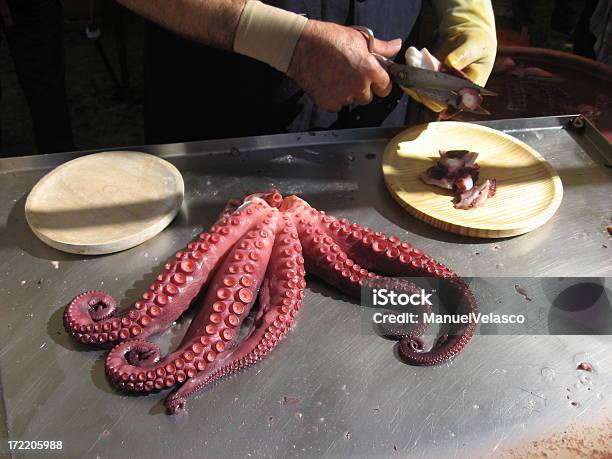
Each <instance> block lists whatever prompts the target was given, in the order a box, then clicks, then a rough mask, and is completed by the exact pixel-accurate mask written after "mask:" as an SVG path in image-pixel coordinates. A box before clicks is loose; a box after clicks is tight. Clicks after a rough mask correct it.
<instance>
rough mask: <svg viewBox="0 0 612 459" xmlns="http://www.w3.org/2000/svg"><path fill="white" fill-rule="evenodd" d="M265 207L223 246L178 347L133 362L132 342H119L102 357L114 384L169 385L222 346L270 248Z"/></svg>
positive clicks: (250, 300)
mask: <svg viewBox="0 0 612 459" xmlns="http://www.w3.org/2000/svg"><path fill="white" fill-rule="evenodd" d="M268 210H269V212H267V213H266V214H265V215H264V218H263V221H262V223H260V224H258V225H256V226H255V227H254V228H253V229H251V230H250V231H248V232H247V233H246V234H245V235H244V236H243V237H241V238H240V239H239V240H238V241H237V242H236V243H235V245H234V246H233V247H230V250H228V251H227V256H226V257H225V258H224V260H223V262H222V264H221V266H220V268H219V269H218V270H217V272H216V273H215V275H214V277H213V279H212V282H211V284H210V287H209V288H208V290H207V292H206V295H205V297H204V301H203V304H202V307H201V309H200V310H199V312H198V314H197V315H196V317H195V318H194V319H193V321H192V322H191V325H190V327H189V329H188V330H187V333H186V335H185V337H184V338H183V341H182V343H181V345H180V346H179V347H178V349H177V350H176V351H175V352H173V353H171V354H168V355H167V356H165V357H164V358H162V359H155V360H153V361H152V360H151V359H147V360H144V361H142V362H141V361H137V362H134V359H133V355H132V354H130V352H132V350H133V349H134V346H135V344H134V342H133V341H129V342H127V343H123V344H120V345H119V346H117V347H115V348H114V349H113V350H111V352H110V353H109V355H108V357H107V359H106V373H107V375H108V376H109V378H110V379H111V382H113V384H115V385H116V386H118V387H119V388H121V389H124V390H133V391H142V390H145V391H149V390H152V389H153V388H155V389H161V388H163V387H172V386H174V385H175V384H177V383H183V382H185V381H186V380H187V379H188V378H193V377H195V376H196V375H197V373H198V372H201V371H204V370H205V369H206V368H207V366H208V365H210V364H212V363H213V362H214V361H215V360H216V359H217V358H218V357H219V356H220V355H222V354H223V353H224V352H227V348H228V347H229V346H228V343H229V342H231V341H232V340H233V339H234V337H235V334H236V330H238V329H239V327H240V325H241V324H242V322H243V320H244V319H245V317H247V316H248V314H249V311H250V310H251V308H252V306H253V304H254V303H255V301H256V299H257V295H258V291H259V287H260V285H261V283H262V281H263V279H264V275H265V273H266V267H267V266H268V261H269V259H270V255H271V253H272V247H273V245H274V235H275V234H276V232H277V228H278V224H279V223H278V221H279V219H280V217H279V214H278V211H277V210H276V209H273V208H270V207H268ZM145 343H146V342H144V341H139V342H138V346H140V347H141V348H143V349H147V346H154V345H152V344H150V343H146V344H145ZM156 355H158V354H156ZM130 382H134V383H135V384H131V385H130ZM138 382H143V383H144V384H142V385H139V384H137V383H138Z"/></svg>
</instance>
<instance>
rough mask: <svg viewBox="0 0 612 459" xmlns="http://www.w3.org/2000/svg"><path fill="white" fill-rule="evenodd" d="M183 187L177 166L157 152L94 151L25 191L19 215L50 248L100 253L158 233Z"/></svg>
mask: <svg viewBox="0 0 612 459" xmlns="http://www.w3.org/2000/svg"><path fill="white" fill-rule="evenodd" d="M184 190H185V185H184V183H183V178H182V176H181V173H180V172H179V171H178V169H176V167H174V166H173V165H172V164H170V163H169V162H168V161H164V160H163V159H161V158H158V157H157V156H153V155H148V154H145V153H138V152H128V151H113V152H105V153H96V154H92V155H88V156H83V157H81V158H77V159H74V160H72V161H69V162H67V163H65V164H62V165H61V166H59V167H57V168H56V169H54V170H52V171H51V172H49V173H48V174H47V175H45V176H44V177H43V178H42V179H41V180H40V181H39V182H38V183H37V184H36V186H34V188H33V189H32V191H31V192H30V194H29V196H28V199H27V201H26V205H25V215H26V219H27V221H28V224H29V225H30V228H31V229H32V231H33V232H34V234H36V236H38V237H39V238H40V239H41V240H42V241H43V242H45V243H46V244H48V245H50V246H51V247H55V248H56V249H59V250H62V251H64V252H70V253H79V254H86V255H100V254H105V253H112V252H118V251H120V250H125V249H129V248H131V247H134V246H136V245H138V244H141V243H142V242H144V241H146V240H148V239H150V238H152V237H153V236H155V235H156V234H158V233H159V232H160V231H161V230H163V229H164V228H165V227H166V226H167V225H168V224H169V223H170V222H171V221H172V219H173V218H174V217H175V216H176V214H177V213H178V211H179V210H180V207H181V204H182V202H183V195H184Z"/></svg>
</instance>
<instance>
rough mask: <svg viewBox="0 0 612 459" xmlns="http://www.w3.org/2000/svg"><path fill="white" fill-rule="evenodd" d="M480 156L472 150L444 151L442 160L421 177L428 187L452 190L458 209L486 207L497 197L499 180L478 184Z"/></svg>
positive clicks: (455, 205)
mask: <svg viewBox="0 0 612 459" xmlns="http://www.w3.org/2000/svg"><path fill="white" fill-rule="evenodd" d="M477 158H478V153H475V152H473V151H468V150H451V151H440V159H439V160H438V161H437V162H436V165H435V166H432V167H430V168H429V169H427V171H425V172H424V173H422V174H421V175H420V179H421V181H422V182H423V183H425V184H427V185H434V186H437V187H439V188H444V189H447V190H452V191H453V192H454V194H455V199H454V207H455V208H456V209H473V208H476V207H482V206H483V205H484V204H485V203H486V202H487V200H488V199H489V198H491V197H493V196H495V192H496V191H497V181H496V180H495V179H487V180H485V181H484V183H482V184H481V185H477V183H476V182H477V181H478V178H479V175H480V167H479V166H478V164H477V163H476V159H477Z"/></svg>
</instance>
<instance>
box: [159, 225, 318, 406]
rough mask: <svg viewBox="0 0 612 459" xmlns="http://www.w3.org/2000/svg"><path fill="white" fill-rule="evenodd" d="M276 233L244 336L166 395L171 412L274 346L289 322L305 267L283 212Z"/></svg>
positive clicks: (298, 303)
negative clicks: (281, 223)
mask: <svg viewBox="0 0 612 459" xmlns="http://www.w3.org/2000/svg"><path fill="white" fill-rule="evenodd" d="M283 219H284V227H283V229H282V230H281V231H279V233H278V234H277V237H276V241H275V244H274V248H273V249H272V256H271V257H270V264H269V266H268V269H267V271H266V275H265V279H264V281H263V283H262V286H261V289H260V292H259V309H258V311H257V315H256V318H255V320H254V322H253V324H252V325H251V328H250V330H249V333H248V335H247V337H246V338H245V339H244V340H243V341H242V342H241V343H240V344H237V345H236V347H235V348H233V349H232V350H230V351H229V352H227V353H226V354H224V355H223V356H220V358H219V359H217V360H216V361H215V362H214V363H213V364H211V365H209V366H208V368H207V369H206V370H205V371H203V372H200V373H198V375H197V376H195V377H194V378H191V379H189V380H188V381H187V382H185V384H183V385H182V386H181V387H180V388H178V389H177V390H176V391H175V392H174V393H172V394H171V395H170V396H169V397H168V398H167V399H166V407H167V408H168V410H169V411H170V412H171V413H178V412H179V411H181V410H183V409H184V408H185V406H186V403H187V397H189V396H190V395H192V394H194V393H195V392H198V391H200V390H202V389H204V388H205V387H207V386H208V385H210V384H211V383H213V382H215V381H217V380H218V379H220V378H222V377H224V376H226V375H229V374H231V373H234V372H237V371H239V370H241V369H243V368H246V367H248V366H250V365H252V364H254V363H256V362H258V361H260V360H262V359H263V358H265V357H266V356H267V355H268V353H269V352H270V351H271V350H272V349H273V348H274V347H276V345H277V344H278V342H279V341H280V340H282V339H283V337H284V336H285V334H286V333H287V332H288V331H289V330H290V329H291V327H292V326H293V321H294V318H295V316H296V314H297V312H298V311H299V309H300V307H301V305H302V303H301V302H302V299H303V298H304V287H305V286H306V282H305V280H304V276H305V271H304V268H303V264H304V259H303V258H302V247H301V244H300V240H299V237H298V233H297V231H296V229H295V227H294V225H293V223H292V222H291V220H290V219H289V217H287V216H283Z"/></svg>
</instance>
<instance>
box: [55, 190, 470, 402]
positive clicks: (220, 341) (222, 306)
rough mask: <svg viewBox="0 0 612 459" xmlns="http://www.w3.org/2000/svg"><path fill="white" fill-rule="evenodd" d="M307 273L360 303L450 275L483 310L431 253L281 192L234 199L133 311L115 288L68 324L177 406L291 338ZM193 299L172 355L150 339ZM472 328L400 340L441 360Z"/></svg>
mask: <svg viewBox="0 0 612 459" xmlns="http://www.w3.org/2000/svg"><path fill="white" fill-rule="evenodd" d="M306 272H308V273H311V274H314V275H316V276H318V277H319V278H321V279H322V280H324V281H325V282H327V283H329V284H331V285H333V286H334V287H336V288H337V289H339V290H340V291H342V292H344V293H345V294H347V295H350V296H352V297H355V298H359V297H360V293H361V289H362V288H363V287H364V286H367V285H368V284H369V283H370V284H372V283H374V284H376V283H379V284H384V283H385V282H388V283H389V285H392V286H394V287H396V288H398V289H400V290H403V291H405V292H413V293H417V292H420V291H421V289H419V288H418V287H417V285H416V284H414V283H410V282H408V281H407V280H402V279H400V278H399V277H391V276H411V277H421V278H425V277H430V278H435V279H437V280H444V281H446V282H447V283H448V284H449V285H450V286H451V288H450V290H449V291H450V292H451V296H452V295H454V297H453V298H455V299H456V300H457V303H461V305H462V306H461V307H462V308H463V309H461V311H460V312H457V311H458V310H456V311H455V312H456V313H461V314H469V313H470V312H474V311H477V304H476V301H475V299H474V296H473V294H472V292H471V291H470V289H469V288H468V287H467V285H466V284H465V283H464V281H463V280H462V279H461V278H460V277H458V276H457V275H456V274H455V273H454V272H453V271H451V270H450V269H449V268H447V267H446V266H445V265H443V264H442V263H440V262H438V261H436V260H434V259H432V258H431V257H429V256H428V255H426V254H425V253H424V252H423V251H422V250H420V249H417V248H415V247H413V246H412V245H411V244H409V243H406V242H402V241H401V240H400V239H399V238H398V237H396V236H387V235H385V234H383V233H381V232H377V231H374V230H372V229H370V228H365V227H362V226H360V225H359V224H357V223H351V222H349V221H348V220H346V219H337V218H335V217H332V216H329V215H327V214H326V213H325V212H323V211H319V210H316V209H314V208H313V207H311V206H310V205H309V204H308V203H307V202H306V201H304V200H302V199H300V198H299V197H297V196H288V197H283V196H282V195H281V194H280V193H279V192H278V191H276V190H271V191H269V192H265V193H255V194H252V195H250V196H247V197H246V198H244V199H243V200H230V201H229V202H228V203H227V205H226V206H225V208H224V210H223V211H222V213H221V214H220V215H219V217H218V218H217V220H216V222H215V223H214V224H213V225H212V227H211V228H210V230H209V231H206V232H203V233H201V234H199V235H198V236H197V237H196V238H195V239H194V240H192V241H191V242H190V243H189V244H188V245H187V247H186V249H185V250H182V251H180V252H178V253H177V254H176V257H174V258H173V259H171V260H170V261H168V262H167V263H166V264H165V265H164V269H163V272H161V273H160V274H159V275H158V276H157V278H156V280H155V282H153V284H152V285H151V286H150V288H149V289H148V290H147V291H146V292H144V293H143V294H142V298H141V299H139V300H138V301H136V302H135V303H134V304H133V306H132V307H130V308H129V309H127V310H125V311H118V308H117V301H116V300H115V299H114V298H113V297H112V296H111V295H109V294H108V293H105V292H102V291H87V292H85V293H82V294H80V295H78V296H76V297H75V298H74V299H73V300H72V301H70V303H69V304H68V305H67V306H66V307H65V310H64V315H63V321H64V326H65V328H66V330H67V332H68V333H69V334H70V335H71V336H72V337H73V338H74V339H75V340H77V341H78V342H80V343H83V344H86V345H90V346H97V347H103V348H110V351H109V352H108V354H107V356H106V359H105V372H106V375H107V377H108V379H109V380H110V382H111V383H112V384H113V385H114V386H115V387H116V388H118V389H119V390H121V391H125V392H133V393H150V392H152V391H161V390H165V389H170V388H174V391H173V392H172V393H171V394H170V395H169V396H168V397H167V399H166V402H165V404H166V407H167V409H168V411H169V412H170V413H179V412H181V411H182V410H184V409H185V407H186V403H187V398H188V397H190V396H191V395H193V394H195V393H196V392H198V391H201V390H202V389H204V388H207V387H209V386H210V385H211V384H213V383H214V382H216V381H218V380H219V379H221V378H223V377H224V376H227V375H230V374H232V373H236V372H239V371H240V370H242V369H245V368H247V367H249V366H251V365H253V364H255V363H256V362H259V361H261V360H263V359H264V358H265V357H266V356H267V355H268V354H269V353H270V352H271V351H272V350H273V349H274V348H275V347H276V346H277V345H278V344H279V342H280V341H282V340H283V339H284V338H285V337H286V335H287V333H288V332H289V331H290V330H291V329H292V328H293V327H294V323H295V318H296V316H297V314H298V312H299V310H300V308H301V307H302V304H303V300H304V289H305V287H306V281H305V275H306ZM192 303H193V308H194V309H196V315H195V316H194V318H193V320H192V321H191V323H190V325H189V328H188V329H187V332H186V334H185V336H184V338H183V340H182V342H181V344H179V345H178V347H177V348H176V350H174V351H173V352H170V353H168V354H167V355H164V356H162V355H161V352H160V349H159V347H158V346H157V345H156V344H154V343H153V342H151V341H150V340H149V338H150V337H151V336H153V335H155V334H158V333H160V332H162V331H164V330H166V329H168V328H169V327H171V326H172V324H173V323H174V322H175V321H176V320H177V319H178V318H179V317H180V316H181V315H182V314H183V313H184V312H185V311H186V310H187V309H188V308H189V307H190V306H191V304H192ZM474 328H475V325H473V324H462V325H459V326H456V327H455V328H453V329H449V330H446V331H447V332H448V333H446V334H440V335H439V337H438V338H437V340H436V341H435V342H434V343H433V345H431V346H429V345H426V344H425V342H424V340H423V339H422V338H421V335H422V333H423V331H424V329H425V325H424V324H419V325H417V326H416V327H415V328H414V329H412V330H409V331H406V332H405V333H404V334H403V335H401V336H398V337H397V339H398V340H399V345H398V351H399V354H400V356H401V358H402V359H403V360H404V361H405V362H406V363H408V364H412V365H425V366H428V365H436V364H440V363H442V362H445V361H447V360H448V359H450V358H453V357H454V356H456V355H457V354H458V353H459V352H460V351H461V350H462V349H463V348H464V347H465V346H466V344H467V343H468V342H469V341H470V339H471V337H472V335H473V333H474Z"/></svg>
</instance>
